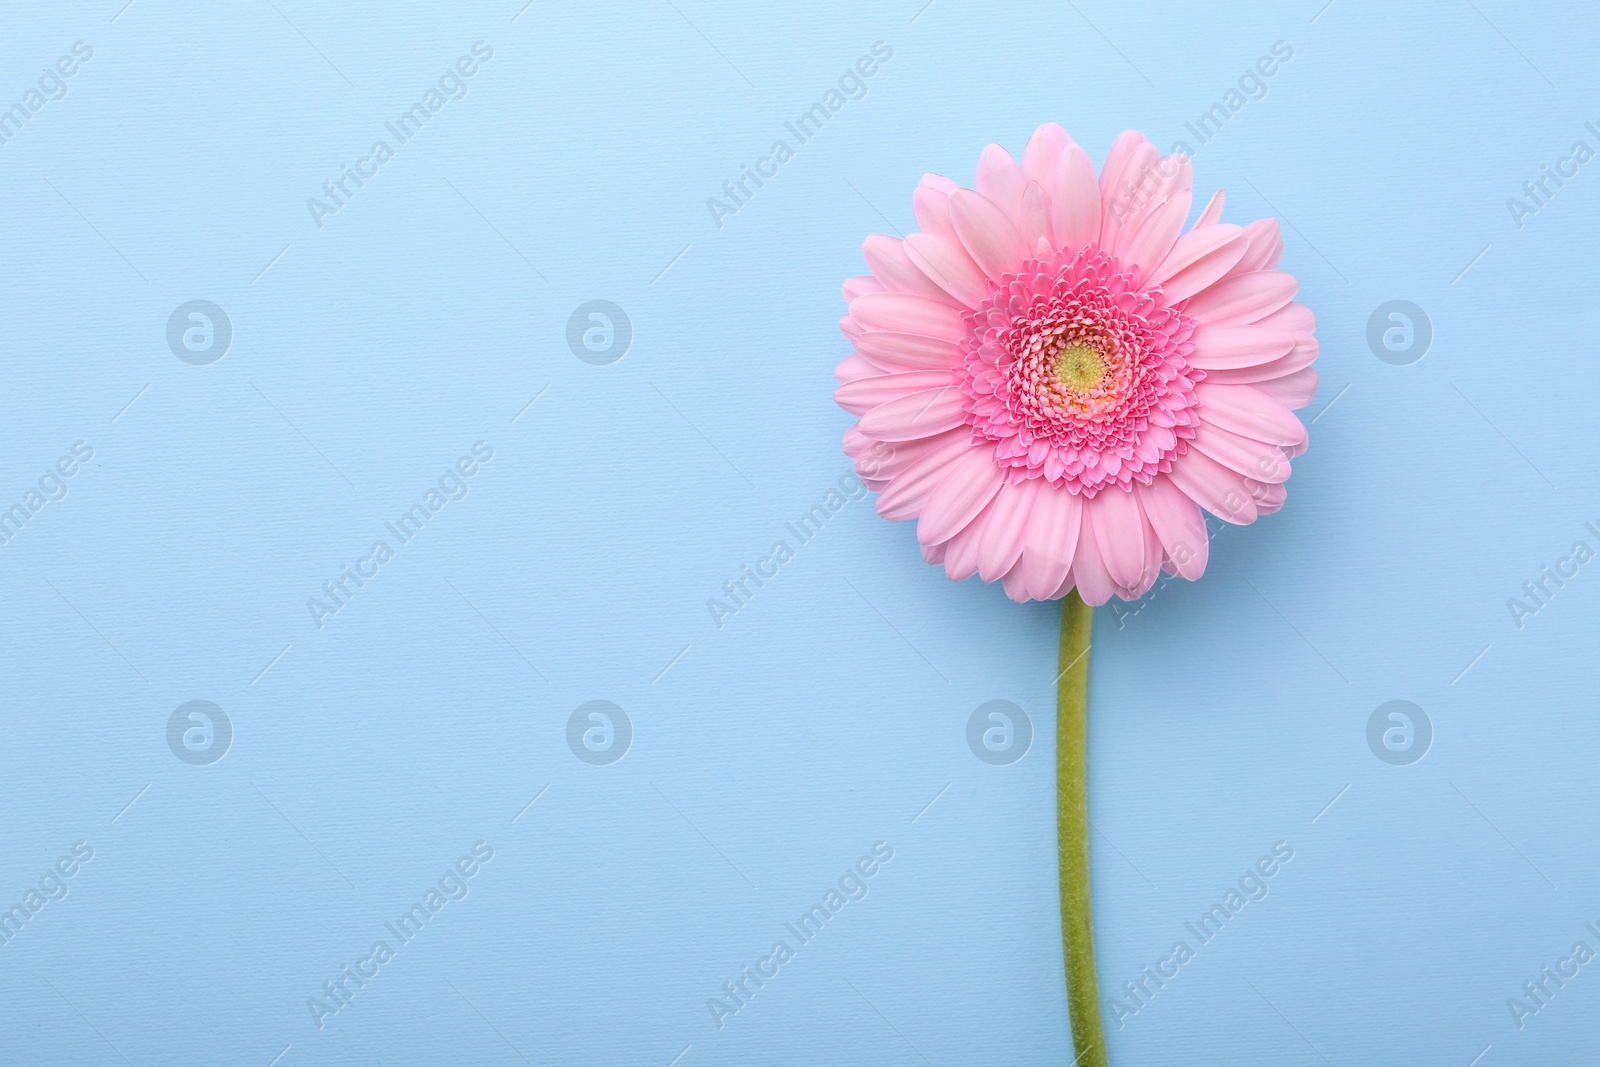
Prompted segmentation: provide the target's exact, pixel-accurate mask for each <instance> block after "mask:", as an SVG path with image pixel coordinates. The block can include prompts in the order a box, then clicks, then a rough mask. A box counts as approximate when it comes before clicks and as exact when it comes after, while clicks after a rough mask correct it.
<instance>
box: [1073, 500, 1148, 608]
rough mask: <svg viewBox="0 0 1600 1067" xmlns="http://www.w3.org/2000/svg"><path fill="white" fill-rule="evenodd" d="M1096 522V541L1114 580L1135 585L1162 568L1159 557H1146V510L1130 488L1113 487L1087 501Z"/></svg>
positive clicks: (1089, 515)
mask: <svg viewBox="0 0 1600 1067" xmlns="http://www.w3.org/2000/svg"><path fill="white" fill-rule="evenodd" d="M1084 508H1085V510H1086V512H1087V514H1088V517H1089V522H1090V523H1091V524H1092V525H1093V526H1094V540H1095V544H1096V545H1098V546H1099V547H1100V557H1101V559H1103V560H1104V561H1105V565H1106V571H1107V573H1109V574H1110V575H1111V580H1112V581H1113V582H1115V583H1116V584H1117V585H1119V586H1136V585H1138V584H1139V583H1140V582H1141V581H1143V580H1144V578H1145V576H1146V573H1147V569H1148V572H1149V573H1154V572H1155V571H1157V570H1159V569H1160V568H1159V562H1160V561H1159V560H1150V561H1147V560H1146V559H1145V558H1144V548H1145V538H1144V512H1142V511H1140V510H1139V498H1138V497H1136V496H1134V494H1133V493H1132V492H1130V491H1128V490H1124V489H1118V488H1110V489H1106V490H1104V491H1102V492H1100V493H1098V494H1097V495H1096V496H1095V498H1094V499H1093V500H1091V501H1089V502H1088V503H1087V504H1085V505H1084Z"/></svg>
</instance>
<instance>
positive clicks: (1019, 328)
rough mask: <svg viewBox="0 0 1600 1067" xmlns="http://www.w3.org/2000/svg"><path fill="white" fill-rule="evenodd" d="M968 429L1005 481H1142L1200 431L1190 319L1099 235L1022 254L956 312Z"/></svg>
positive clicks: (1083, 489) (1092, 490) (1085, 489)
mask: <svg viewBox="0 0 1600 1067" xmlns="http://www.w3.org/2000/svg"><path fill="white" fill-rule="evenodd" d="M963 325H964V326H965V336H964V337H963V338H962V341H961V346H962V353H963V361H962V364H961V367H960V370H959V377H958V381H957V385H958V387H959V388H960V389H961V391H962V393H963V394H965V398H964V400H963V402H962V407H963V410H964V412H965V414H966V417H967V423H968V425H969V426H971V428H972V433H973V438H974V440H977V441H985V442H990V443H992V444H993V446H994V459H995V462H996V464H998V465H999V466H1000V467H1001V468H1003V469H1004V470H1005V476H1006V478H1007V479H1008V480H1009V481H1011V482H1012V483H1017V482H1021V481H1022V480H1024V479H1027V478H1043V479H1045V480H1047V481H1048V482H1050V484H1051V485H1054V486H1058V487H1064V488H1066V489H1068V490H1069V491H1071V492H1073V493H1078V494H1082V495H1083V496H1086V497H1093V496H1094V495H1095V494H1096V493H1098V492H1100V491H1101V490H1102V489H1106V488H1111V487H1116V488H1119V489H1124V490H1126V489H1131V488H1132V487H1133V485H1134V484H1135V483H1138V484H1143V485H1149V484H1150V483H1151V482H1152V481H1154V479H1155V477H1156V475H1158V474H1162V473H1165V472H1168V471H1170V470H1171V469H1172V461H1173V460H1174V459H1175V458H1177V457H1178V456H1181V455H1183V454H1184V452H1185V451H1187V449H1188V447H1189V445H1188V442H1189V441H1190V440H1192V439H1193V437H1194V435H1195V425H1196V423H1197V422H1198V416H1197V415H1196V413H1195V410H1194V409H1195V407H1196V405H1197V403H1198V401H1197V400H1196V399H1195V396H1194V387H1195V383H1196V382H1198V381H1200V380H1201V379H1203V378H1204V376H1205V375H1204V372H1202V371H1200V370H1198V369H1196V368H1193V367H1190V366H1189V363H1188V356H1189V354H1190V353H1191V352H1193V351H1194V342H1193V340H1192V337H1193V334H1194V322H1193V321H1192V320H1190V319H1189V318H1188V317H1186V316H1185V315H1184V314H1183V313H1182V312H1181V311H1179V310H1177V309H1175V308H1173V307H1172V306H1171V305H1169V304H1168V303H1167V301H1166V299H1165V298H1164V297H1163V295H1162V293H1161V288H1160V287H1159V286H1149V287H1145V286H1142V285H1141V283H1140V280H1139V274H1138V272H1137V271H1136V270H1130V269H1125V268H1124V267H1123V266H1122V265H1121V264H1120V263H1118V262H1117V261H1116V260H1115V259H1113V258H1112V257H1110V256H1108V255H1107V254H1106V253H1104V252H1102V251H1101V250H1100V249H1099V248H1098V247H1097V246H1095V245H1090V246H1089V247H1088V248H1084V249H1080V250H1076V251H1069V250H1067V249H1061V250H1060V251H1057V252H1054V253H1051V254H1050V255H1046V256H1041V257H1039V258H1036V259H1029V260H1026V261H1025V262H1023V263H1022V264H1020V265H1019V267H1018V270H1017V271H1016V273H1014V274H1007V275H1005V276H1003V277H1001V278H998V279H996V280H995V284H994V287H993V289H992V290H991V292H990V294H989V296H988V298H987V299H986V300H984V301H983V302H982V303H980V304H979V305H978V306H976V307H974V308H973V309H972V310H971V311H969V312H967V314H966V315H965V316H964V318H963Z"/></svg>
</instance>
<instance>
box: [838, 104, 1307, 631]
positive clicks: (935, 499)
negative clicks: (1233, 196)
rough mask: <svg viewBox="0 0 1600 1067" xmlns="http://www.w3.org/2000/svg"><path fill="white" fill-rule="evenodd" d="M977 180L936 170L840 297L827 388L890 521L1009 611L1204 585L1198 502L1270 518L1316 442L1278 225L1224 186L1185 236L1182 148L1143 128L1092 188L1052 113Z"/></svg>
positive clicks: (1077, 150)
mask: <svg viewBox="0 0 1600 1067" xmlns="http://www.w3.org/2000/svg"><path fill="white" fill-rule="evenodd" d="M975 184H976V185H977V188H976V190H972V189H963V188H961V187H959V186H957V185H956V184H955V183H954V182H952V181H950V180H949V179H946V178H941V177H939V176H938V175H934V174H929V175H927V176H925V177H924V178H923V179H922V183H921V185H920V186H919V187H918V188H917V191H916V193H915V194H914V195H913V196H912V210H913V212H914V213H915V215H916V219H917V225H918V227H919V231H918V232H917V233H914V234H912V235H911V236H909V237H907V238H905V239H904V240H900V239H898V238H893V237H884V236H881V235H875V236H872V237H868V238H867V240H866V242H865V244H864V245H863V251H864V252H865V255H866V260H867V265H868V267H869V268H870V269H871V271H872V273H871V274H869V275H864V276H862V277H858V278H852V279H850V280H849V281H848V282H846V283H845V286H844V295H845V299H846V300H847V301H848V302H849V305H850V310H849V313H848V314H846V315H845V317H844V319H843V320H841V322H840V329H841V330H842V331H843V332H844V334H845V336H846V337H847V338H849V340H850V341H851V342H852V343H853V344H854V346H855V352H854V353H853V354H852V355H850V356H849V357H847V358H846V359H845V360H844V361H843V362H842V363H840V364H839V367H838V370H837V371H836V376H837V377H838V380H839V383H840V385H839V389H838V390H837V391H836V392H835V393H834V397H835V399H836V400H837V401H838V403H839V405H840V406H841V407H843V408H844V409H845V410H847V411H849V412H850V413H852V414H854V415H859V416H860V417H861V418H860V421H859V422H858V423H856V425H854V426H852V427H851V428H850V429H849V430H848V431H847V432H846V433H845V439H844V445H845V451H846V452H847V453H848V454H849V455H850V457H851V459H852V460H853V461H854V462H855V467H856V471H857V473H858V474H860V475H861V477H862V478H863V480H865V482H866V483H867V485H868V486H869V488H871V489H873V490H874V491H876V492H877V493H878V512H879V514H881V515H883V516H884V517H885V518H888V519H915V520H917V538H918V540H919V541H920V542H921V544H922V551H923V556H924V557H925V558H926V559H927V560H928V562H930V563H943V564H944V567H945V571H946V573H947V574H949V576H950V577H951V578H955V579H957V580H960V579H963V578H968V577H970V576H971V575H973V574H978V575H980V576H982V578H983V579H984V580H985V581H995V580H1000V581H1002V582H1004V584H1005V590H1006V593H1007V594H1008V595H1010V596H1011V597H1012V598H1013V599H1016V600H1033V599H1037V600H1047V599H1054V598H1056V597H1061V596H1065V595H1066V594H1067V592H1068V591H1070V590H1071V589H1073V588H1074V587H1076V588H1077V589H1078V591H1079V593H1080V594H1081V595H1082V597H1083V598H1084V600H1086V601H1088V602H1089V603H1090V604H1103V603H1105V601H1106V600H1108V599H1109V598H1110V597H1111V596H1112V595H1113V594H1116V595H1117V596H1121V597H1123V598H1124V599H1128V600H1132V599H1134V598H1135V597H1138V596H1140V595H1142V594H1143V593H1144V592H1146V591H1147V590H1148V589H1149V588H1150V586H1151V585H1152V584H1154V582H1155V580H1156V578H1157V577H1158V575H1160V574H1161V573H1162V572H1163V571H1165V572H1166V573H1168V574H1174V575H1181V576H1182V577H1184V578H1189V579H1194V578H1198V577H1199V576H1200V575H1201V573H1202V572H1203V571H1204V570H1205V566H1206V559H1207V549H1208V545H1209V537H1208V534H1207V530H1206V525H1205V519H1204V516H1203V514H1202V509H1204V510H1205V511H1208V512H1210V513H1211V514H1213V515H1216V516H1217V517H1218V518H1220V519H1222V520H1224V521H1226V522H1231V523H1239V524H1244V523H1249V522H1253V521H1255V519H1256V517H1257V516H1258V515H1266V514H1271V513H1272V512H1274V511H1277V510H1278V509H1279V508H1280V507H1282V506H1283V502H1284V498H1285V490H1284V487H1283V483H1284V481H1285V480H1286V479H1287V478H1288V476H1289V459H1290V458H1291V457H1293V456H1296V455H1299V454H1300V453H1301V452H1303V451H1304V450H1305V447H1306V431H1305V427H1303V426H1302V425H1301V424H1300V421H1299V420H1298V419H1297V418H1295V416H1294V415H1293V414H1291V411H1292V409H1295V408H1300V407H1304V406H1305V405H1306V404H1307V403H1308V402H1309V401H1310V399H1311V395H1312V393H1313V392H1315V390H1316V385H1317V373H1316V371H1315V370H1313V369H1312V368H1311V364H1312V362H1313V361H1314V360H1315V359H1316V356H1317V342H1316V340H1315V338H1314V337H1313V331H1314V330H1315V328H1316V320H1315V319H1314V318H1313V316H1312V314H1311V312H1310V311H1309V310H1307V309H1306V308H1305V307H1304V306H1303V305H1300V304H1297V303H1294V302H1293V298H1294V295H1295V281H1294V279H1293V278H1292V277H1290V276H1289V275H1287V274H1284V273H1281V272H1280V271H1277V270H1275V269H1274V268H1275V267H1276V266H1277V264H1278V259H1279V257H1280V255H1281V254H1282V252H1283V242H1282V241H1281V239H1280V238H1279V235H1278V224H1277V222H1276V221H1275V220H1273V219H1263V220H1261V221H1258V222H1253V223H1251V224H1250V225H1248V226H1243V227H1240V226H1235V225H1231V224H1229V223H1224V222H1222V221H1220V220H1221V215H1222V203H1223V197H1222V194H1221V193H1220V192H1219V193H1217V195H1216V196H1215V197H1213V198H1212V200H1211V202H1210V203H1209V204H1208V205H1207V206H1206V208H1205V210H1203V211H1202V212H1201V213H1200V216H1199V218H1198V219H1197V220H1196V222H1195V224H1194V226H1193V227H1191V228H1190V229H1189V231H1188V232H1187V233H1185V232H1183V225H1184V222H1185V221H1186V220H1187V218H1188V215H1189V209H1190V206H1191V192H1190V185H1191V177H1190V168H1189V161H1188V159H1187V158H1186V157H1184V156H1182V155H1173V156H1168V157H1166V158H1165V159H1163V158H1161V156H1160V154H1159V153H1158V152H1157V151H1156V149H1155V147H1154V146H1153V145H1151V144H1150V142H1149V141H1148V140H1146V139H1145V138H1144V137H1143V136H1142V135H1140V134H1138V133H1135V132H1133V131H1131V130H1130V131H1129V132H1127V133H1124V134H1123V135H1122V136H1121V137H1119V138H1117V141H1116V143H1115V144H1114V145H1113V146H1112V148H1111V152H1110V154H1109V155H1108V157H1107V159H1106V162H1105V166H1104V167H1103V168H1102V170H1101V172H1100V174H1099V175H1098V177H1097V176H1096V174H1095V171H1094V166H1093V164H1092V163H1090V161H1089V157H1088V156H1087V155H1086V154H1085V153H1084V151H1083V149H1082V148H1081V147H1080V146H1078V145H1076V144H1074V143H1073V142H1072V139H1071V138H1070V137H1068V136H1067V133H1066V131H1065V130H1063V129H1061V127H1059V126H1055V125H1045V126H1041V127H1040V128H1039V129H1038V130H1037V131H1036V132H1035V133H1034V135H1033V138H1032V139H1031V140H1030V141H1029V142H1028V147H1027V150H1026V152H1024V154H1023V158H1022V163H1021V165H1020V166H1019V165H1018V164H1017V163H1016V162H1015V161H1014V160H1013V159H1012V158H1011V156H1010V155H1009V154H1008V153H1007V152H1006V151H1005V149H1003V148H1001V147H1000V146H998V145H990V146H989V147H988V148H987V149H985V150H984V152H983V155H982V157H981V159H980V160H979V162H978V174H977V181H976V183H975Z"/></svg>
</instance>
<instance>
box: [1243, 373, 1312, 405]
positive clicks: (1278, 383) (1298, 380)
mask: <svg viewBox="0 0 1600 1067" xmlns="http://www.w3.org/2000/svg"><path fill="white" fill-rule="evenodd" d="M1255 388H1257V389H1259V390H1261V391H1262V392H1263V393H1265V394H1267V395H1268V396H1270V397H1272V399H1274V400H1276V401H1277V402H1278V403H1280V404H1282V405H1283V406H1284V407H1286V408H1289V409H1290V410H1294V409H1295V408H1303V407H1305V406H1306V405H1307V404H1309V403H1311V398H1312V396H1313V395H1315V394H1316V391H1317V372H1316V371H1315V370H1314V369H1312V368H1311V367H1305V368H1302V369H1301V370H1297V371H1295V372H1294V373H1292V374H1285V375H1283V376H1282V377H1280V378H1268V379H1267V380H1265V381H1261V382H1256V383H1255Z"/></svg>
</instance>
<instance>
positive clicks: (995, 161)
mask: <svg viewBox="0 0 1600 1067" xmlns="http://www.w3.org/2000/svg"><path fill="white" fill-rule="evenodd" d="M972 184H973V185H974V186H976V187H977V190H978V193H979V195H981V196H982V197H983V198H984V199H986V200H988V201H989V202H990V203H991V204H993V205H994V206H995V207H997V208H999V209H1000V210H1001V212H1002V213H1004V215H1005V216H1006V218H1008V219H1010V220H1011V221H1012V223H1013V224H1015V223H1016V222H1017V221H1018V220H1019V219H1020V218H1021V216H1022V190H1023V187H1024V186H1026V185H1027V179H1025V178H1023V176H1022V168H1021V167H1019V166H1017V162H1016V160H1014V159H1012V158H1011V153H1010V152H1007V151H1006V150H1005V149H1004V148H1001V147H1000V146H999V145H997V144H992V145H989V146H988V147H987V148H985V149H984V150H983V154H982V155H981V156H979V157H978V173H977V178H976V180H975V181H974V182H973V183H972Z"/></svg>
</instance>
